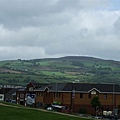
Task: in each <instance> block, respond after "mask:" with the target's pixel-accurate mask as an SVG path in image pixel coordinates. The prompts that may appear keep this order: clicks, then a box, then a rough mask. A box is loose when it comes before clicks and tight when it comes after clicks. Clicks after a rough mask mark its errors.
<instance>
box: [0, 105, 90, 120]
mask: <svg viewBox="0 0 120 120" xmlns="http://www.w3.org/2000/svg"><path fill="white" fill-rule="evenodd" d="M0 120H86V119H83V118H79V117H73V116H67V115H59V114H56V113H54V112H43V111H40V110H34V109H25V108H14V107H8V106H1V105H0ZM87 120H88V119H87Z"/></svg>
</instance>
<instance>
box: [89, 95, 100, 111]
mask: <svg viewBox="0 0 120 120" xmlns="http://www.w3.org/2000/svg"><path fill="white" fill-rule="evenodd" d="M91 105H92V107H93V108H95V109H96V108H97V107H100V101H99V98H98V97H94V98H93V99H92V100H91Z"/></svg>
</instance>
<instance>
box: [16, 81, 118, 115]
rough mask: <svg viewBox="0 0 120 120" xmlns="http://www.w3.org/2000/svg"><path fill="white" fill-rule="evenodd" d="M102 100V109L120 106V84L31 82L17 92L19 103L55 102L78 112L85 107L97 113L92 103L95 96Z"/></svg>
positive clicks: (36, 105) (40, 105)
mask: <svg viewBox="0 0 120 120" xmlns="http://www.w3.org/2000/svg"><path fill="white" fill-rule="evenodd" d="M96 96H97V97H98V98H99V101H100V105H101V107H100V109H102V110H111V111H112V110H113V109H114V108H119V106H120V86H119V85H117V84H90V83H55V84H40V83H31V82H30V83H29V84H28V85H27V87H26V89H25V90H23V91H20V90H19V91H18V92H17V98H16V100H17V103H18V104H23V105H32V106H34V107H37V108H46V107H48V106H50V105H52V104H53V103H55V102H56V103H59V104H60V105H61V106H65V107H66V109H67V110H68V111H69V112H76V113H78V112H79V110H80V109H81V108H82V109H85V110H86V111H87V113H88V114H95V109H94V108H93V107H92V105H91V101H92V99H93V98H94V97H96Z"/></svg>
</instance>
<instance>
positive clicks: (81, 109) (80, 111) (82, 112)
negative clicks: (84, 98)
mask: <svg viewBox="0 0 120 120" xmlns="http://www.w3.org/2000/svg"><path fill="white" fill-rule="evenodd" d="M86 112H87V111H86V109H84V108H80V109H79V113H80V114H86Z"/></svg>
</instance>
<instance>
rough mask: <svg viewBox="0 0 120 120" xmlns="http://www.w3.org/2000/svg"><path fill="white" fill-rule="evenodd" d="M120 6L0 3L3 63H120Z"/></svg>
mask: <svg viewBox="0 0 120 120" xmlns="http://www.w3.org/2000/svg"><path fill="white" fill-rule="evenodd" d="M119 5H120V0H0V60H10V59H36V58H51V57H52V58H53V57H61V56H68V55H80V56H93V57H99V58H104V59H113V60H120V9H119V8H120V6H119Z"/></svg>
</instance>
